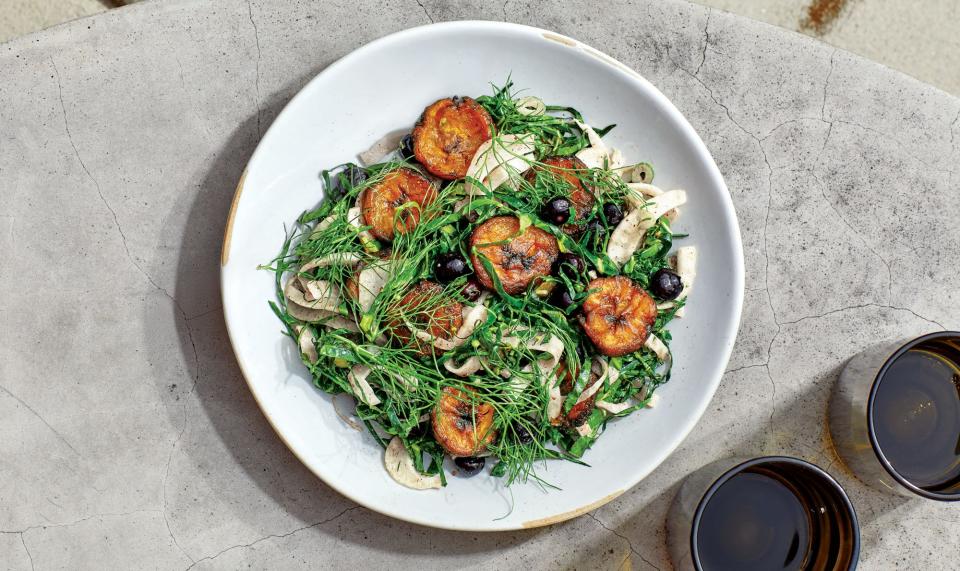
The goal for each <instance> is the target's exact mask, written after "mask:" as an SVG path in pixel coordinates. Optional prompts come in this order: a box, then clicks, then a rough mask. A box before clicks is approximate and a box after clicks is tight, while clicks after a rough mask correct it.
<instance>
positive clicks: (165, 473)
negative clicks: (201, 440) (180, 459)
mask: <svg viewBox="0 0 960 571" xmlns="http://www.w3.org/2000/svg"><path fill="white" fill-rule="evenodd" d="M199 377H200V374H199V371H198V372H197V381H199V380H200V378H199ZM194 386H196V383H195V384H194ZM188 420H189V419H188V417H187V405H186V402H184V405H183V426H182V427H181V428H180V434H179V435H177V439H176V440H174V441H173V446H171V447H170V454H169V455H168V456H167V465H166V467H165V468H164V471H163V481H162V482H161V483H160V494H161V499H162V501H163V504H162V505H161V508H160V513H161V514H162V515H163V523H164V525H165V526H166V527H167V533H168V534H170V539H172V540H173V544H174V545H176V546H177V549H179V550H180V552H181V553H183V554H184V555H185V556H186V558H187V559H189V560H190V562H191V563H196V559H194V558H193V557H192V556H191V555H190V554H189V553H187V550H186V549H184V548H183V546H182V545H180V542H179V541H178V540H177V536H176V535H174V534H173V530H172V529H171V528H170V519H169V518H167V479H168V478H169V477H170V464H171V463H172V462H173V455H174V453H175V452H176V451H177V445H178V444H180V439H181V438H183V435H184V433H185V432H186V431H187V423H188Z"/></svg>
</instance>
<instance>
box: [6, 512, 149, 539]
mask: <svg viewBox="0 0 960 571" xmlns="http://www.w3.org/2000/svg"><path fill="white" fill-rule="evenodd" d="M145 513H160V510H133V511H131V512H123V513H100V514H93V515H88V516H86V517H83V518H80V519H77V520H73V521H67V522H61V523H45V524H38V525H31V526H29V527H25V528H23V529H0V533H6V534H24V533H27V532H29V531H33V530H35V529H51V528H60V527H72V526H75V525H78V524H81V523H83V522H85V521H90V520H91V519H94V518H104V517H127V516H131V515H136V514H145Z"/></svg>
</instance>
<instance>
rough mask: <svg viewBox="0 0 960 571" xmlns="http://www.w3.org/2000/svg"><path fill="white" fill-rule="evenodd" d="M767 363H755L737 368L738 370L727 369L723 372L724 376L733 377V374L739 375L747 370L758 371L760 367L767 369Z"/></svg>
mask: <svg viewBox="0 0 960 571" xmlns="http://www.w3.org/2000/svg"><path fill="white" fill-rule="evenodd" d="M766 366H767V364H766V363H753V364H752V365H744V366H742V367H737V368H736V369H727V370H726V371H724V372H723V374H724V375H732V374H733V373H739V372H740V371H746V370H747V369H756V368H759V367H766Z"/></svg>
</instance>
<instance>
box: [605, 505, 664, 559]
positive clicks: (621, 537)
mask: <svg viewBox="0 0 960 571" xmlns="http://www.w3.org/2000/svg"><path fill="white" fill-rule="evenodd" d="M587 515H588V516H590V519H592V520H593V521H595V522H597V525H599V526H600V527H602V528H603V529H605V530H607V531H609V532H610V533H612V534H613V535H616V536H617V537H619V538H620V539H622V540H624V541H626V542H627V547H629V548H630V551H631V552H632V553H633V554H634V555H636V556H637V557H639V558H640V560H641V561H643V562H644V563H646V564H647V565H649V566H651V567H653V568H654V569H656V570H657V571H660V568H659V567H657V566H656V565H654V564H653V563H651V562H650V560H648V559H647V558H646V557H644V556H643V555H641V553H640V552H639V551H637V550H636V548H634V547H633V542H632V541H630V538H629V537H627V536H626V535H623V534H622V533H620V532H619V531H617V530H616V529H613V528H611V527H607V524H605V523H603V521H601V520H600V518H598V517H597V516H596V514H595V513H594V512H587Z"/></svg>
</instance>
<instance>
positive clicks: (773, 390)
mask: <svg viewBox="0 0 960 571" xmlns="http://www.w3.org/2000/svg"><path fill="white" fill-rule="evenodd" d="M768 359H769V358H768ZM763 368H764V369H766V371H767V378H768V379H770V418H769V419H768V421H767V423H768V424H769V425H770V434H773V433H774V432H773V426H774V424H773V417H774V416H775V415H776V414H777V383H776V381H774V380H773V374H771V373H770V363H769V362H767V363H766V364H765V365H764V366H763Z"/></svg>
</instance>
